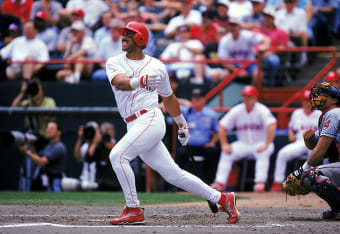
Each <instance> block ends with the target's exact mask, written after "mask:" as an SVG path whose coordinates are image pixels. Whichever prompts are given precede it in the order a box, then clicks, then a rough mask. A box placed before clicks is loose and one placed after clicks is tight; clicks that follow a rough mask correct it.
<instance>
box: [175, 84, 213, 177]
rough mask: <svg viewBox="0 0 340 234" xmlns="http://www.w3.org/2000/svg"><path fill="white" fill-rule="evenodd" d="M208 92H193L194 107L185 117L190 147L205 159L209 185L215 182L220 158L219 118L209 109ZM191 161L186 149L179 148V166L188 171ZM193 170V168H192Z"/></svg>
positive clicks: (185, 113) (199, 90)
mask: <svg viewBox="0 0 340 234" xmlns="http://www.w3.org/2000/svg"><path fill="white" fill-rule="evenodd" d="M205 95H206V91H205V90H204V88H203V87H197V88H194V89H193V90H192V95H191V103H192V106H191V107H189V108H186V109H185V110H183V112H182V113H183V115H184V117H185V119H186V120H187V121H188V125H189V127H190V140H189V142H188V145H189V146H190V148H191V150H192V153H193V155H198V156H202V157H204V162H203V168H202V169H203V170H202V172H203V174H204V178H205V179H206V180H207V183H212V182H213V181H214V176H215V172H216V166H217V163H218V158H219V149H218V147H217V146H216V143H217V141H218V134H217V131H218V117H217V113H216V112H215V111H213V110H212V109H211V108H209V107H207V106H206V105H205V104H206V100H205ZM188 161H190V158H189V155H188V152H187V149H186V147H179V148H178V149H177V152H176V162H177V164H178V165H179V166H180V167H181V168H183V169H186V168H187V167H188V165H187V163H188ZM191 168H192V167H191Z"/></svg>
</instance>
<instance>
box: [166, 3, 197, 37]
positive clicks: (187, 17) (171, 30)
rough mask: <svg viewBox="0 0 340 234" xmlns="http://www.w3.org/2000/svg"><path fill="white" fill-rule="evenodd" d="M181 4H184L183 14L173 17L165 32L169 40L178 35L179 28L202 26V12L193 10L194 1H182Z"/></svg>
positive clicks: (181, 9) (182, 7)
mask: <svg viewBox="0 0 340 234" xmlns="http://www.w3.org/2000/svg"><path fill="white" fill-rule="evenodd" d="M180 2H181V3H182V6H181V8H180V12H181V14H180V15H178V16H175V17H173V18H172V19H171V20H170V21H169V23H168V25H167V27H166V28H165V30H164V34H165V36H166V37H167V38H173V37H174V36H175V35H177V28H178V27H179V26H181V25H189V26H192V25H202V15H201V12H199V11H197V10H194V9H193V7H194V2H193V0H180Z"/></svg>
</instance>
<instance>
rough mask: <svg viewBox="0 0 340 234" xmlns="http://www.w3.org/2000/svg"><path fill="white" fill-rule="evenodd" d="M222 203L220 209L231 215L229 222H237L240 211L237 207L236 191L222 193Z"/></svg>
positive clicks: (220, 202)
mask: <svg viewBox="0 0 340 234" xmlns="http://www.w3.org/2000/svg"><path fill="white" fill-rule="evenodd" d="M218 204H219V205H221V207H220V209H221V210H222V211H224V212H226V213H227V214H228V215H229V219H228V220H229V224H233V223H236V222H237V221H238V220H239V218H240V213H239V212H238V210H237V208H236V196H235V193H226V192H224V193H222V194H221V198H220V200H219V202H218Z"/></svg>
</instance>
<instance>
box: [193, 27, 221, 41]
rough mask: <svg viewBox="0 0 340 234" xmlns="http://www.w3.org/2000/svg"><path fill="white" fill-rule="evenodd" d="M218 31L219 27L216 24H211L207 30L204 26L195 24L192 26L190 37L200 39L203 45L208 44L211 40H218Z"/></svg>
mask: <svg viewBox="0 0 340 234" xmlns="http://www.w3.org/2000/svg"><path fill="white" fill-rule="evenodd" d="M216 32H217V28H216V26H215V25H211V27H209V28H208V30H206V31H203V27H202V26H199V25H194V26H191V28H190V33H191V36H190V37H191V39H198V40H200V41H201V42H202V44H203V45H206V44H208V43H209V42H217V37H216Z"/></svg>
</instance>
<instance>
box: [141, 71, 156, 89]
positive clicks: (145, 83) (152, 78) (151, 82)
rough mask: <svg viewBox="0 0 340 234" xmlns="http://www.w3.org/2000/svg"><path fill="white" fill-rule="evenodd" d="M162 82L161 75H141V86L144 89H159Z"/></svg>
mask: <svg viewBox="0 0 340 234" xmlns="http://www.w3.org/2000/svg"><path fill="white" fill-rule="evenodd" d="M160 84H161V77H160V76H159V75H148V74H146V75H143V76H141V77H140V87H141V88H144V89H148V88H154V89H157V88H158V87H159V85H160Z"/></svg>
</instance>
